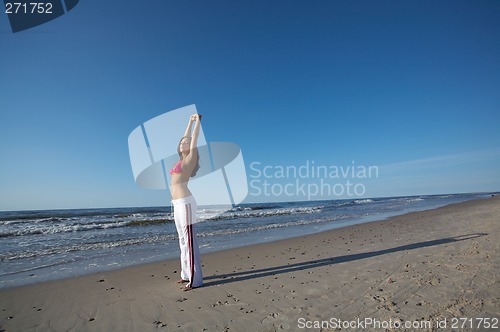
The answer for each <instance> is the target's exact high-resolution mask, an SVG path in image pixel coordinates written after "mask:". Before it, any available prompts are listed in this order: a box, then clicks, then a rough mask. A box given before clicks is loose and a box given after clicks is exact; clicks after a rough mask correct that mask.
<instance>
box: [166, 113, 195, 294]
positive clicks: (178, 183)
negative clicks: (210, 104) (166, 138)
mask: <svg viewBox="0 0 500 332" xmlns="http://www.w3.org/2000/svg"><path fill="white" fill-rule="evenodd" d="M200 120H201V115H198V114H193V115H191V117H190V118H189V123H188V126H187V128H186V132H185V133H184V137H182V139H181V141H180V142H179V145H178V147H177V152H178V153H179V157H180V160H179V161H178V162H177V163H175V165H174V166H173V167H172V169H171V170H170V175H171V176H172V179H171V182H170V190H171V192H172V204H173V206H174V220H175V226H176V228H177V233H178V234H179V246H180V247H181V279H180V280H179V281H178V283H187V285H186V286H185V287H184V288H183V289H184V290H191V289H193V288H195V287H200V286H202V285H203V275H202V273H201V260H200V251H199V248H198V242H197V241H196V234H195V223H196V212H197V205H196V201H195V200H194V197H193V195H192V194H191V191H189V188H188V182H189V178H190V177H193V176H195V175H196V172H197V171H198V169H199V168H200V166H199V164H198V158H199V156H198V148H197V146H196V144H197V140H198V135H199V133H200ZM193 123H195V125H194V129H193V133H192V135H191V127H192V126H193Z"/></svg>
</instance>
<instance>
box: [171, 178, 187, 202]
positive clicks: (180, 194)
mask: <svg viewBox="0 0 500 332" xmlns="http://www.w3.org/2000/svg"><path fill="white" fill-rule="evenodd" d="M188 180H189V177H188V179H184V176H183V175H182V174H172V181H171V182H170V192H171V193H172V199H179V198H184V197H188V196H191V195H192V194H191V191H190V190H189V188H188V186H187V184H188Z"/></svg>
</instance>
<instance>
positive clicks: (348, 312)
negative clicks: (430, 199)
mask: <svg viewBox="0 0 500 332" xmlns="http://www.w3.org/2000/svg"><path fill="white" fill-rule="evenodd" d="M499 238H500V199H499V198H497V197H494V198H490V199H484V200H478V201H470V202H465V203H459V204H453V205H449V206H446V207H442V208H439V209H435V210H430V211H424V212H416V213H410V214H406V215H403V216H398V217H394V218H391V219H389V220H385V221H379V222H372V223H367V224H362V225H356V226H351V227H346V228H342V229H337V230H333V231H328V232H323V233H319V234H314V235H308V236H303V237H298V238H293V239H287V240H282V241H276V242H272V243H266V244H259V245H254V246H248V247H243V248H238V249H231V250H228V251H221V252H216V253H211V254H206V255H202V264H203V269H204V270H203V272H204V282H205V285H204V287H201V288H197V289H194V290H192V291H189V292H183V291H182V290H181V289H180V287H181V286H180V285H178V284H176V281H177V280H178V279H179V268H180V264H179V261H178V260H169V261H165V262H161V263H155V264H147V265H141V266H134V267H131V268H126V269H122V270H117V271H111V272H104V273H98V274H93V275H87V276H82V277H79V278H71V279H65V280H58V281H53V282H47V283H39V284H35V285H29V286H23V287H18V288H10V289H3V290H0V331H113V330H114V331H176V330H182V331H281V330H290V331H304V330H316V331H333V330H335V328H336V327H337V326H338V325H339V324H341V322H340V320H341V321H344V324H347V323H350V324H352V323H354V322H357V323H358V324H359V323H360V322H361V323H365V325H363V326H362V327H363V328H364V329H365V330H378V331H381V330H384V329H383V328H381V329H379V328H376V327H384V326H386V327H387V324H390V323H392V324H396V325H397V324H401V326H404V324H417V323H416V322H421V323H420V324H427V325H426V326H424V327H425V328H423V329H419V330H420V331H426V330H429V331H430V330H437V322H441V324H444V323H446V324H447V329H446V330H451V329H452V324H453V323H454V322H456V320H457V319H459V318H468V319H471V320H470V321H466V323H465V326H464V328H460V331H463V330H469V329H470V325H472V326H474V327H477V325H478V324H483V325H484V323H485V321H482V322H480V321H479V320H477V319H476V318H484V317H488V318H489V322H490V323H494V319H495V318H496V319H499V318H500V299H499V294H500V284H499V280H498V276H499V275H500V265H499V254H498V251H499V248H500V241H499V240H498V239H499ZM370 319H371V320H372V325H367V324H366V323H367V322H369V321H370ZM346 322H347V323H346ZM376 322H378V324H380V325H378V326H375V325H373V324H375V323H376ZM425 322H429V323H425ZM443 322H444V323H443ZM383 324H385V325H383ZM428 324H431V325H428ZM459 324H460V326H459V327H462V326H461V325H462V324H463V321H460V322H459ZM315 327H317V328H315ZM358 327H359V326H358ZM483 327H484V326H483ZM497 327H500V322H499V323H497ZM342 330H346V329H345V328H343V329H342ZM347 330H349V329H347ZM401 330H405V329H404V328H402V329H401ZM406 330H415V329H414V328H409V329H406Z"/></svg>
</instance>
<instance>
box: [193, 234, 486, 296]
mask: <svg viewBox="0 0 500 332" xmlns="http://www.w3.org/2000/svg"><path fill="white" fill-rule="evenodd" d="M485 235H488V234H485V233H476V234H468V235H460V236H454V237H448V238H444V239H438V240H432V241H424V242H417V243H412V244H407V245H404V246H399V247H394V248H389V249H384V250H378V251H371V252H365V253H360V254H352V255H344V256H338V257H330V258H323V259H318V260H312V261H307V262H302V263H295V264H289V265H281V266H274V267H268V268H264V269H258V270H249V271H241V272H234V273H227V274H221V275H215V276H209V277H205V278H203V280H204V281H205V283H204V287H208V286H217V285H223V284H228V283H231V282H237V281H243V280H250V279H257V278H262V277H267V276H273V275H278V274H285V273H290V272H295V271H303V270H307V269H313V268H317V267H321V266H327V265H332V264H337V263H344V262H352V261H356V260H360V259H365V258H371V257H377V256H381V255H386V254H390V253H395V252H399V251H407V250H413V249H419V248H426V247H432V246H439V245H443V244H447V243H454V242H458V241H465V240H471V239H475V238H478V237H481V236H485Z"/></svg>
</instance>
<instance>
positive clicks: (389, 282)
mask: <svg viewBox="0 0 500 332" xmlns="http://www.w3.org/2000/svg"><path fill="white" fill-rule="evenodd" d="M393 282H396V281H395V280H394V279H392V278H387V283H388V284H392V283H393Z"/></svg>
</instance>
